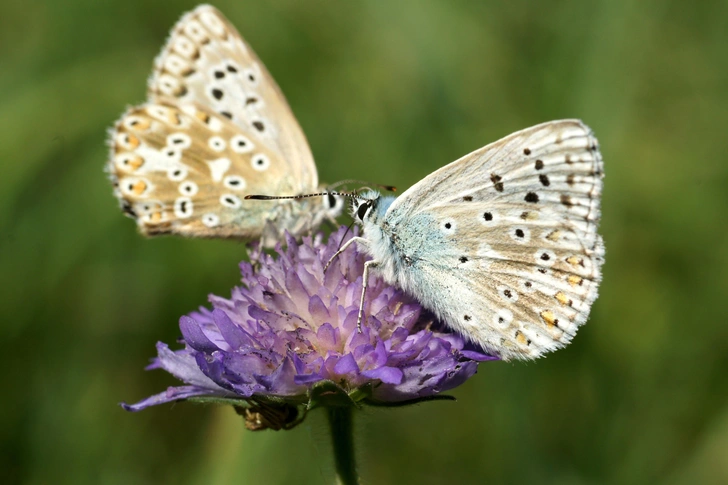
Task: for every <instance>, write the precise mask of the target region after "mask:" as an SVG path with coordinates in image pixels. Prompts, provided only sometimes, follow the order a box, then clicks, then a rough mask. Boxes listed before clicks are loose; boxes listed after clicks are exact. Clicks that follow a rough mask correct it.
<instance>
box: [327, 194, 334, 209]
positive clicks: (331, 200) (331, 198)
mask: <svg viewBox="0 0 728 485" xmlns="http://www.w3.org/2000/svg"><path fill="white" fill-rule="evenodd" d="M326 201H327V202H328V203H329V209H333V208H334V207H336V197H335V196H334V194H326Z"/></svg>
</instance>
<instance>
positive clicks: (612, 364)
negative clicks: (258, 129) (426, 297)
mask: <svg viewBox="0 0 728 485" xmlns="http://www.w3.org/2000/svg"><path fill="white" fill-rule="evenodd" d="M194 6H195V3H193V2H191V1H160V0H154V1H149V0H127V1H124V2H121V1H116V2H114V1H108V2H98V1H92V0H64V1H56V0H46V1H39V0H26V1H15V0H2V1H0V167H2V170H1V171H0V271H1V273H0V274H1V275H2V302H3V315H2V326H1V327H0V328H1V331H0V339H1V340H0V342H1V343H2V352H1V353H0V355H1V356H2V357H0V358H1V359H2V373H1V374H2V381H3V385H2V388H3V391H2V399H0V433H1V435H2V450H1V452H0V470H2V475H3V477H4V479H3V481H4V482H5V483H29V484H64V483H68V484H145V483H149V484H158V483H177V484H197V483H205V484H207V485H211V484H233V483H261V484H269V483H270V484H276V483H332V480H333V464H332V459H331V451H330V443H329V439H328V435H327V427H326V422H325V420H324V419H323V416H322V415H320V414H322V413H316V412H313V413H311V414H310V415H309V418H308V419H307V421H306V422H305V423H304V424H303V425H301V426H300V427H298V428H296V429H295V430H293V431H290V432H272V431H268V432H261V433H252V432H247V431H245V430H244V429H243V423H242V422H241V420H240V419H239V417H238V416H237V415H236V414H235V413H234V412H233V411H232V409H230V408H226V407H216V406H200V405H194V404H178V405H175V406H161V407H158V408H153V409H149V410H146V411H144V412H142V413H139V414H129V413H126V412H124V411H122V410H121V409H120V408H119V407H118V405H117V403H118V402H119V401H122V400H126V401H136V400H138V399H141V398H143V397H145V396H147V395H150V394H153V393H156V392H158V391H160V390H162V389H164V388H165V387H166V386H169V385H173V384H175V381H174V379H173V378H172V377H170V376H169V375H167V374H165V373H164V372H161V371H156V372H144V371H143V370H142V369H143V367H144V366H145V365H146V363H147V362H148V359H149V358H150V357H151V356H152V355H154V353H155V351H154V344H155V342H157V341H158V340H162V341H166V342H173V341H174V340H175V339H176V338H177V337H178V335H179V330H178V327H177V320H178V318H179V316H180V315H182V314H184V313H186V312H188V311H190V310H192V309H194V308H196V307H197V306H198V305H200V304H204V303H205V302H206V298H207V295H208V293H217V294H221V295H223V296H227V295H229V292H230V288H231V287H232V286H233V285H234V284H236V282H237V281H238V273H237V263H238V261H239V260H240V259H242V258H243V257H244V254H245V251H244V246H243V245H241V244H240V243H236V242H230V241H194V240H182V239H177V238H162V239H156V240H145V239H143V238H142V237H140V236H139V235H137V234H136V231H135V228H134V224H133V222H132V221H131V220H129V219H127V218H125V217H123V216H122V215H121V213H120V211H119V210H118V208H117V204H116V200H115V199H114V198H113V197H112V195H111V187H110V185H109V183H108V182H107V180H106V177H105V175H104V173H103V171H102V168H103V166H104V163H105V160H106V156H107V148H106V145H105V136H106V130H107V128H108V127H109V126H110V125H111V124H112V122H113V121H114V120H115V119H116V118H117V117H118V116H119V114H120V113H121V112H122V111H123V110H124V108H125V107H126V106H127V105H130V104H136V103H140V102H142V101H143V100H144V97H145V83H146V78H147V76H148V74H149V72H150V68H151V63H152V59H153V58H154V56H155V55H156V54H157V52H158V50H159V49H160V47H161V45H162V43H163V41H164V40H165V38H166V36H167V32H168V30H169V29H170V27H171V26H172V25H173V24H174V22H176V20H177V19H178V18H179V16H180V15H181V14H182V13H183V12H184V11H186V10H189V9H191V8H193V7H194ZM216 6H217V7H218V8H220V9H221V10H222V11H223V12H224V13H225V14H226V15H227V16H228V18H229V19H230V20H231V21H232V22H233V23H234V24H235V25H236V26H237V27H238V28H239V30H240V31H241V32H242V33H243V35H244V37H245V38H246V39H247V40H248V41H249V42H250V44H251V45H252V46H253V47H254V49H255V50H256V51H257V52H258V55H259V56H260V57H261V58H262V59H263V61H264V62H265V63H266V65H267V66H268V68H269V70H270V71H271V72H272V73H273V75H274V77H275V78H276V79H277V81H278V83H279V84H280V86H281V87H282V89H283V91H284V92H285V93H286V96H287V97H288V100H289V102H290V104H291V106H292V107H293V110H294V112H295V113H296V115H297V116H298V119H299V120H300V123H301V124H302V126H303V128H304V130H305V132H306V133H307V136H308V139H309V141H310V144H311V147H312V149H313V152H314V154H315V156H316V159H317V162H318V166H319V169H320V173H321V178H322V180H324V181H328V182H333V181H336V180H340V179H345V178H364V179H367V180H371V181H374V182H380V183H386V184H393V185H396V186H398V187H400V188H401V189H404V188H406V187H408V186H410V185H411V184H413V183H414V182H416V181H418V180H419V179H421V178H422V177H423V176H425V175H427V174H428V173H430V172H431V171H433V170H434V169H436V168H438V167H440V166H442V165H444V164H445V163H448V162H450V161H452V160H455V159H456V158H458V157H460V156H461V155H463V154H465V153H467V152H470V151H472V150H474V149H476V148H479V147H480V146H482V145H485V144H486V143H488V142H491V141H494V140H496V139H498V138H500V137H501V136H504V135H506V134H508V133H510V132H512V131H515V130H517V129H520V128H524V127H527V126H531V125H533V124H536V123H539V122H542V121H546V120H551V119H558V118H564V117H578V118H582V119H583V120H585V121H586V122H587V123H588V124H589V125H590V126H591V127H592V128H593V129H594V131H595V133H596V134H597V136H598V137H599V139H600V142H601V146H602V152H603V155H604V159H605V163H606V174H607V177H606V180H605V184H606V185H605V193H604V203H603V222H602V226H601V232H602V234H603V235H604V237H605V240H606V245H607V258H606V260H607V262H606V265H605V267H604V283H603V285H602V290H601V296H600V298H599V299H598V301H597V302H596V304H595V306H594V310H593V314H592V318H591V320H590V322H589V324H588V325H586V326H585V327H584V328H583V329H582V330H581V331H580V332H579V334H578V336H577V338H576V339H575V341H574V343H573V344H572V345H571V346H569V347H568V348H566V349H564V350H562V351H559V352H557V353H555V354H552V355H550V356H549V357H548V358H546V359H542V360H540V361H538V362H534V363H530V364H523V363H514V364H506V363H488V364H484V365H481V366H480V369H479V372H478V375H476V376H475V377H474V378H473V379H471V380H470V381H469V382H467V383H466V384H465V385H463V386H462V387H460V388H458V389H456V390H455V391H454V392H453V393H452V394H454V395H455V396H456V397H457V398H458V401H457V402H454V403H453V402H439V403H431V404H426V405H419V406H415V407H410V408H404V409H397V410H364V411H363V412H360V413H359V414H358V415H357V454H358V458H359V462H360V466H361V474H362V477H363V480H364V482H363V483H377V484H379V483H382V484H390V483H392V484H394V483H419V484H437V483H464V484H469V483H546V484H552V483H553V484H555V483H558V484H587V483H588V484H597V483H620V484H624V483H635V484H643V483H668V484H683V483H686V484H687V483H706V484H711V483H716V484H718V483H728V288H727V287H728V218H727V217H726V212H727V211H726V209H728V190H727V188H728V161H727V158H728V135H727V132H728V130H727V128H728V29H726V19H728V3H726V2H725V1H720V0H716V1H693V2H678V1H658V0H647V1H643V2H634V1H631V0H598V1H565V0H551V1H544V2H528V1H525V0H514V1H509V2H478V3H476V2H444V1H437V0H404V1H397V2H392V1H387V0H366V1H363V0H355V1H347V2H330V1H323V0H307V1H305V2H301V1H297V0H276V1H270V2H260V1H254V0H235V1H222V0H220V1H218V2H217V3H216Z"/></svg>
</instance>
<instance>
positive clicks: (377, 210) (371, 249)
mask: <svg viewBox="0 0 728 485" xmlns="http://www.w3.org/2000/svg"><path fill="white" fill-rule="evenodd" d="M395 199H396V197H392V196H386V197H381V196H379V194H376V197H374V198H371V199H369V200H370V201H371V207H370V208H369V210H368V211H367V212H366V213H365V214H359V215H361V216H363V217H361V218H360V221H361V224H362V227H363V230H364V231H363V232H364V234H366V237H367V239H368V240H369V246H368V247H365V250H366V251H367V252H368V253H369V254H371V255H372V258H373V259H374V260H375V261H378V262H379V267H378V272H379V274H381V276H382V278H383V279H384V280H385V281H386V282H387V283H389V284H396V285H399V286H400V287H402V288H403V289H404V290H405V291H407V290H408V289H409V286H410V285H409V284H408V283H409V282H408V281H406V278H405V276H406V275H407V271H406V270H405V268H406V267H409V266H412V264H414V262H415V260H416V259H417V258H418V255H417V248H416V247H415V246H412V245H410V244H408V241H407V240H406V239H403V238H402V237H401V235H400V234H399V233H398V231H397V224H396V223H393V219H392V217H391V216H392V214H389V213H388V209H389V206H390V205H392V202H394V201H395ZM354 216H355V217H356V216H357V214H356V213H355V214H354Z"/></svg>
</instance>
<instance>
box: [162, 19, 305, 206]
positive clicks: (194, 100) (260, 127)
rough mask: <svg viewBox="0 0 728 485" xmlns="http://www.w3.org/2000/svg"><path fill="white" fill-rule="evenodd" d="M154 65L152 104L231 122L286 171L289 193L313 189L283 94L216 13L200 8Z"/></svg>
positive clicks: (179, 25) (179, 28)
mask: <svg viewBox="0 0 728 485" xmlns="http://www.w3.org/2000/svg"><path fill="white" fill-rule="evenodd" d="M154 64H155V67H154V72H153V73H152V76H151V78H150V80H149V100H150V101H151V102H153V103H162V104H170V103H172V104H178V105H183V104H199V105H201V106H203V107H204V108H207V109H210V110H212V111H214V112H215V113H217V114H220V115H222V116H225V117H227V118H229V119H230V120H231V121H232V122H233V123H234V124H235V125H236V126H237V127H239V129H240V131H241V132H242V133H243V134H246V136H247V134H255V135H256V136H257V137H258V138H259V145H260V146H265V147H266V148H267V149H268V150H269V151H270V152H272V153H273V154H275V155H276V156H277V158H278V159H279V161H280V163H282V164H285V165H286V167H287V171H286V172H285V173H284V174H283V176H285V177H289V178H290V179H291V185H293V186H294V190H293V193H295V194H299V193H305V192H311V191H314V190H315V189H316V188H317V186H318V175H317V172H316V166H315V164H314V161H313V156H312V155H311V150H310V148H309V146H308V143H307V141H306V137H305V136H304V134H303V131H302V130H301V127H300V126H299V124H298V122H297V121H296V118H295V117H294V116H293V113H292V112H291V109H290V107H289V106H288V103H287V102H286V99H285V97H284V96H283V93H282V92H281V90H280V88H279V87H278V85H277V84H276V82H275V81H274V80H273V78H272V77H271V75H270V74H269V73H268V71H267V69H266V68H265V66H264V65H263V63H262V62H261V61H260V60H259V59H258V57H257V56H256V55H255V53H254V52H253V50H252V49H251V48H250V46H248V45H247V44H246V43H245V41H244V40H243V39H242V37H241V36H240V34H239V33H238V32H237V30H236V29H235V27H234V26H233V25H232V24H231V23H230V22H229V21H228V20H227V19H226V18H225V17H224V16H223V15H222V14H221V13H220V12H219V11H218V10H217V9H215V8H214V7H212V6H209V5H201V6H199V7H197V8H196V9H195V10H193V11H191V12H189V13H187V14H186V15H184V16H183V17H182V19H181V20H180V21H179V22H178V23H177V24H176V25H175V26H174V27H173V29H172V32H171V34H170V37H169V39H168V41H167V43H166V45H165V46H164V48H163V49H162V52H161V54H160V55H159V56H158V57H157V59H156V60H155V63H154ZM265 193H271V190H270V189H268V190H267V191H266V192H265Z"/></svg>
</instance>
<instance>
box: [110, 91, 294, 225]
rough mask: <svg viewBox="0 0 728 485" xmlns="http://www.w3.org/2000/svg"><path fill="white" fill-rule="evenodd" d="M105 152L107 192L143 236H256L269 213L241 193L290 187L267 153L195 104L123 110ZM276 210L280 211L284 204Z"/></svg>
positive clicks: (283, 169) (282, 190)
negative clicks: (110, 188)
mask: <svg viewBox="0 0 728 485" xmlns="http://www.w3.org/2000/svg"><path fill="white" fill-rule="evenodd" d="M111 152H112V153H111V161H110V162H109V165H108V170H109V172H110V173H111V176H112V180H113V182H114V186H115V194H116V195H117V197H118V198H119V200H120V201H121V204H122V208H123V209H124V212H126V213H127V214H128V215H130V216H132V217H134V218H135V219H136V220H137V224H138V226H139V229H140V231H141V232H142V233H144V234H146V235H150V236H151V235H158V234H168V233H173V234H180V235H185V236H198V237H199V236H201V237H244V238H254V237H258V236H260V235H261V233H262V230H263V228H264V227H265V224H266V221H267V220H275V219H276V216H277V215H276V214H272V213H271V212H270V211H271V207H270V206H269V205H266V204H260V203H255V202H254V201H248V200H244V195H245V194H246V193H259V192H267V191H272V192H274V193H290V192H291V191H292V190H294V187H292V186H291V184H290V182H291V179H290V177H288V176H287V172H286V170H287V167H286V166H285V164H283V163H280V158H279V157H278V156H277V155H276V153H275V152H273V151H272V150H270V149H269V148H267V147H266V146H265V145H264V144H263V143H260V141H259V139H258V138H257V137H255V136H254V135H253V134H252V133H251V134H248V136H245V135H242V134H240V132H239V129H238V128H237V127H236V126H235V125H233V124H232V122H230V121H229V120H228V119H227V118H225V117H222V116H220V115H218V114H217V113H215V112H213V111H211V110H208V109H205V108H203V107H201V106H199V105H191V104H190V105H183V106H181V107H178V106H170V105H162V104H148V105H144V106H140V107H136V108H132V109H130V110H129V111H128V112H127V113H125V114H124V116H123V117H122V118H121V120H119V122H118V123H117V125H116V126H115V128H114V130H113V134H112V138H111ZM276 209H277V210H279V211H280V212H281V214H280V215H281V217H282V216H283V214H282V213H283V212H285V211H286V210H287V209H289V208H288V206H287V204H285V203H284V204H279V205H277V206H276Z"/></svg>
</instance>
